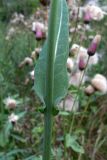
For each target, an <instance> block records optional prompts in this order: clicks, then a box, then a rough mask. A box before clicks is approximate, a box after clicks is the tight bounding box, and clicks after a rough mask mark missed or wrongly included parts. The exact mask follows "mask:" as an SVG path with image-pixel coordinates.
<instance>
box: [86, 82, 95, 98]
mask: <svg viewBox="0 0 107 160" xmlns="http://www.w3.org/2000/svg"><path fill="white" fill-rule="evenodd" d="M94 92H95V89H94V87H93V86H92V85H89V86H88V87H86V88H85V94H86V95H87V96H90V95H92V94H93V93H94Z"/></svg>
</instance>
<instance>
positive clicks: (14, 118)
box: [8, 113, 19, 124]
mask: <svg viewBox="0 0 107 160" xmlns="http://www.w3.org/2000/svg"><path fill="white" fill-rule="evenodd" d="M8 119H9V122H11V123H13V124H14V123H16V122H17V121H18V119H19V117H18V116H17V115H15V114H14V113H12V114H11V115H10V116H9V118H8Z"/></svg>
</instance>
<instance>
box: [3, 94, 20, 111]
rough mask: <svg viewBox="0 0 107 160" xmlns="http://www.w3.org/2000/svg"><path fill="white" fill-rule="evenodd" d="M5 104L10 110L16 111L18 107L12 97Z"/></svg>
mask: <svg viewBox="0 0 107 160" xmlns="http://www.w3.org/2000/svg"><path fill="white" fill-rule="evenodd" d="M4 103H5V104H6V108H8V109H14V108H15V107H16V105H17V102H16V100H15V99H13V98H11V97H8V98H6V99H5V101H4Z"/></svg>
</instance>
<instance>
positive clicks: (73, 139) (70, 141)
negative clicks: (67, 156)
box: [66, 134, 84, 153]
mask: <svg viewBox="0 0 107 160" xmlns="http://www.w3.org/2000/svg"><path fill="white" fill-rule="evenodd" d="M66 147H67V148H69V147H71V148H72V150H73V151H75V152H77V153H84V148H83V147H82V146H81V145H80V144H79V143H78V142H77V136H75V135H73V136H71V135H70V134H67V135H66Z"/></svg>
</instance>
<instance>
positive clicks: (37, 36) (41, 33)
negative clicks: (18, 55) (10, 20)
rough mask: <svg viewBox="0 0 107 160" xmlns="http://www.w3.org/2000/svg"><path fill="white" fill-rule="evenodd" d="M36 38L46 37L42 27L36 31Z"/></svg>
mask: <svg viewBox="0 0 107 160" xmlns="http://www.w3.org/2000/svg"><path fill="white" fill-rule="evenodd" d="M35 37H36V40H37V41H39V40H41V39H43V38H44V33H43V31H42V30H41V29H37V31H36V33H35Z"/></svg>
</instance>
